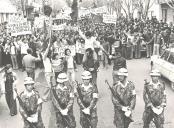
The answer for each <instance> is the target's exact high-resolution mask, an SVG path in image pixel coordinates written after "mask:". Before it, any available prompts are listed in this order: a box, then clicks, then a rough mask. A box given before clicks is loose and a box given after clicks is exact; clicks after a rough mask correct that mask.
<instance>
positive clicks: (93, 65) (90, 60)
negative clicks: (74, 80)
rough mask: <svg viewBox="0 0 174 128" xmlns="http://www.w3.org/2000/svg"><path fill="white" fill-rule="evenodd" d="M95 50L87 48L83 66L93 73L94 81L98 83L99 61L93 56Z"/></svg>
mask: <svg viewBox="0 0 174 128" xmlns="http://www.w3.org/2000/svg"><path fill="white" fill-rule="evenodd" d="M93 54H94V51H93V50H92V49H91V48H88V49H87V50H86V59H85V61H84V62H83V68H84V70H86V71H89V72H90V73H91V75H92V82H93V83H94V84H97V70H98V68H99V66H100V65H99V61H98V60H95V59H94V57H93Z"/></svg>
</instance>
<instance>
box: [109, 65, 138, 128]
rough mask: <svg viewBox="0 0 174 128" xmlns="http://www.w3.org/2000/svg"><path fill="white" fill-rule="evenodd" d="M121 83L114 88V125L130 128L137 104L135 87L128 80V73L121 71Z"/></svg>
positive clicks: (118, 127) (118, 82)
mask: <svg viewBox="0 0 174 128" xmlns="http://www.w3.org/2000/svg"><path fill="white" fill-rule="evenodd" d="M118 76H119V81H117V82H116V83H115V84H113V86H112V90H113V95H112V102H113V105H114V111H115V115H114V124H115V125H116V128H128V127H129V124H130V123H131V122H132V111H133V110H134V108H135V104H136V92H135V86H134V84H133V83H132V82H131V81H128V80H127V77H128V71H127V69H125V68H121V69H119V72H118Z"/></svg>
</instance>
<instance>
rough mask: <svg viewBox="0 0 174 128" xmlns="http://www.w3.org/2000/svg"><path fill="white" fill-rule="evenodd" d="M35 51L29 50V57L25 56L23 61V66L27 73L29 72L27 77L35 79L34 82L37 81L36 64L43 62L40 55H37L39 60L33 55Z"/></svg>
mask: <svg viewBox="0 0 174 128" xmlns="http://www.w3.org/2000/svg"><path fill="white" fill-rule="evenodd" d="M32 54H33V51H32V49H31V48H29V49H27V55H25V56H24V57H23V59H22V64H23V67H24V68H25V70H26V72H27V76H28V77H31V78H33V80H34V79H35V68H36V66H35V63H36V62H38V61H41V58H40V55H39V53H37V56H38V57H37V58H36V57H34V56H33V55H32Z"/></svg>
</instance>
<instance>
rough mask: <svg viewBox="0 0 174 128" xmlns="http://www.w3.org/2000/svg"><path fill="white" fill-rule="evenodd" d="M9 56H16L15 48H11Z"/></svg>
mask: <svg viewBox="0 0 174 128" xmlns="http://www.w3.org/2000/svg"><path fill="white" fill-rule="evenodd" d="M10 54H11V55H15V54H16V47H15V46H11V49H10Z"/></svg>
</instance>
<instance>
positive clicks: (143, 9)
mask: <svg viewBox="0 0 174 128" xmlns="http://www.w3.org/2000/svg"><path fill="white" fill-rule="evenodd" d="M154 3H155V0H139V2H138V3H137V6H138V10H139V13H140V16H141V18H142V19H144V20H146V19H147V17H148V12H149V9H150V8H151V7H152V6H153V4H154Z"/></svg>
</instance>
